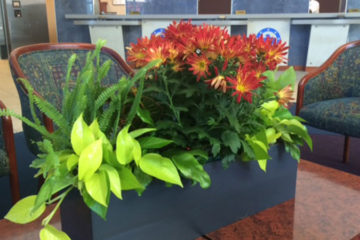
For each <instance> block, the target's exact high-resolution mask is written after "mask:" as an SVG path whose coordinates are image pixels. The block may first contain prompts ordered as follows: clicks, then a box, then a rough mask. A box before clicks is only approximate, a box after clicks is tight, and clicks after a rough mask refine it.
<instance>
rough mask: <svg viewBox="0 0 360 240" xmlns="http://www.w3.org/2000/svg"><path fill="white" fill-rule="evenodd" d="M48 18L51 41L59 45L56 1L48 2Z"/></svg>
mask: <svg viewBox="0 0 360 240" xmlns="http://www.w3.org/2000/svg"><path fill="white" fill-rule="evenodd" d="M46 16H47V22H48V31H49V41H50V42H51V43H57V42H58V37H57V28H56V12H55V0H46Z"/></svg>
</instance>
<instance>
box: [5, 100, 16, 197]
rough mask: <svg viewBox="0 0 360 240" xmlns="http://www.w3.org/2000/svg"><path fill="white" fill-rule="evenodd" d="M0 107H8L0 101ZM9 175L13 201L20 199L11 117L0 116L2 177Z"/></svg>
mask: <svg viewBox="0 0 360 240" xmlns="http://www.w3.org/2000/svg"><path fill="white" fill-rule="evenodd" d="M0 109H1V110H5V109H6V107H5V105H4V104H3V102H1V101H0ZM3 176H9V179H10V189H11V197H12V202H13V203H14V204H15V203H16V202H17V201H19V200H20V187H19V177H18V171H17V164H16V153H15V142H14V133H13V127H12V121H11V118H10V117H1V118H0V177H3Z"/></svg>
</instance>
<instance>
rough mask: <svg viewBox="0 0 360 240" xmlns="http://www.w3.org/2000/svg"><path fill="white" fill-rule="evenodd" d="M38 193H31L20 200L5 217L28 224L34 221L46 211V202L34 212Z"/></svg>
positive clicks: (14, 221)
mask: <svg viewBox="0 0 360 240" xmlns="http://www.w3.org/2000/svg"><path fill="white" fill-rule="evenodd" d="M35 200H36V195H31V196H28V197H26V198H23V199H21V200H20V201H18V202H17V203H16V204H15V205H14V206H13V207H12V208H11V209H10V210H9V212H8V213H7V214H6V215H5V217H4V218H5V219H7V220H9V221H11V222H13V223H19V224H26V223H29V222H32V221H34V220H35V219H37V218H38V217H40V216H41V214H43V212H44V211H45V204H43V205H42V206H41V207H39V208H38V210H37V211H34V212H32V209H33V207H34V206H35Z"/></svg>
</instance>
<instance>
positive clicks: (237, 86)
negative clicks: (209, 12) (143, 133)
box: [128, 21, 311, 170]
mask: <svg viewBox="0 0 360 240" xmlns="http://www.w3.org/2000/svg"><path fill="white" fill-rule="evenodd" d="M287 49H288V47H287V46H286V44H285V43H282V42H281V41H279V42H276V40H274V39H272V38H267V39H264V38H263V37H260V38H256V36H255V35H250V36H249V37H246V36H230V35H229V34H228V32H227V31H226V30H225V29H221V28H220V27H216V26H209V25H206V24H204V25H201V26H195V25H192V24H191V22H190V21H189V22H185V21H181V22H179V23H176V22H173V23H172V24H171V25H170V26H169V27H168V28H167V29H166V31H165V34H164V36H155V35H153V36H151V38H150V39H149V38H146V37H145V38H143V39H140V40H138V42H137V44H131V47H130V48H129V49H128V61H129V62H130V63H132V65H133V66H134V67H135V68H139V67H142V66H144V65H146V64H148V63H149V62H152V61H155V60H157V61H159V63H158V64H157V65H156V66H155V67H154V68H153V69H152V71H151V72H150V73H148V75H147V80H146V82H145V89H146V90H145V91H144V96H143V99H144V100H143V105H142V107H143V108H144V109H145V110H146V109H149V111H151V112H154V109H158V111H157V112H156V111H155V114H152V115H153V116H154V117H156V119H155V123H154V126H155V127H156V128H157V129H159V130H160V129H161V131H160V132H159V134H161V135H162V136H164V137H167V138H170V139H173V140H174V142H175V143H176V144H177V145H178V146H179V147H182V148H184V147H185V148H188V149H192V148H200V149H202V150H204V151H206V152H209V153H210V152H212V155H213V157H214V158H220V159H222V160H223V163H224V165H226V166H227V165H228V164H229V163H230V162H232V161H234V160H235V159H236V158H239V157H240V158H241V159H242V160H259V164H260V166H261V167H262V169H263V170H265V169H266V160H267V159H269V158H270V157H269V156H268V154H267V152H268V149H269V148H270V144H273V143H276V142H277V141H280V139H281V141H282V142H284V143H285V147H286V150H287V151H289V152H290V153H291V154H292V156H293V157H294V158H295V159H297V160H299V157H300V154H299V147H298V146H299V145H302V144H303V140H305V141H306V142H307V143H308V144H309V145H311V139H310V137H309V135H308V134H307V130H306V128H305V127H304V126H303V125H302V124H301V121H302V120H301V119H300V118H298V117H295V116H292V114H291V113H290V112H289V110H288V109H287V107H288V104H289V102H290V101H291V100H292V95H293V87H294V84H295V78H296V76H295V72H294V70H293V69H292V68H290V69H288V70H287V71H285V72H284V73H283V74H282V75H281V76H280V77H279V78H278V79H276V78H275V72H274V70H275V69H276V67H277V65H278V64H280V63H285V62H286V54H287Z"/></svg>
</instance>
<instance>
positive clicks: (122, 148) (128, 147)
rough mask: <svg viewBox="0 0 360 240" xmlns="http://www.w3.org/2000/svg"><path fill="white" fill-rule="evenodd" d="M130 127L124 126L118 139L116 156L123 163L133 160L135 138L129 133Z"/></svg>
mask: <svg viewBox="0 0 360 240" xmlns="http://www.w3.org/2000/svg"><path fill="white" fill-rule="evenodd" d="M129 127H130V125H128V126H126V127H124V128H123V129H122V130H121V131H120V132H119V134H118V136H117V139H116V158H117V160H118V162H119V163H120V164H123V165H126V164H128V163H130V162H131V161H132V160H133V149H134V141H133V140H134V139H133V138H132V137H131V136H130V135H129V133H128V130H129Z"/></svg>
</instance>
